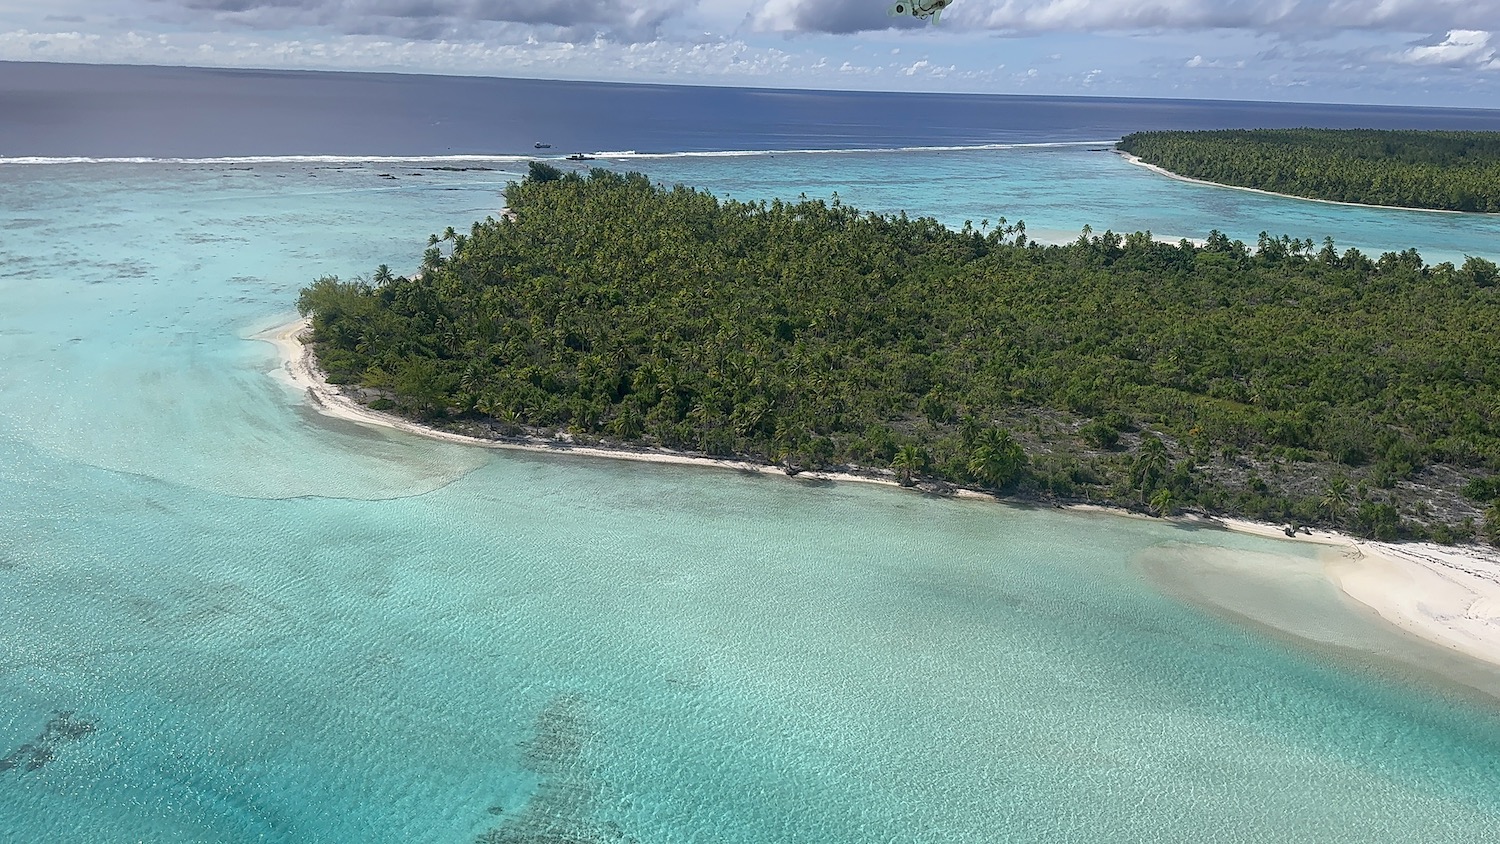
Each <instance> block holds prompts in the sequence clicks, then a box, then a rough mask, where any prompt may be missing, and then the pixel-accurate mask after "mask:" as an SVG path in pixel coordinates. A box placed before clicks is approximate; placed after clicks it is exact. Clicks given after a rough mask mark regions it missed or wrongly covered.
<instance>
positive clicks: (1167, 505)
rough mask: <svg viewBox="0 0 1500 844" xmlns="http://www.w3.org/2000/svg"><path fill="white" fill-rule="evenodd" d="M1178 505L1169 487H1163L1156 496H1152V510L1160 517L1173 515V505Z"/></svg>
mask: <svg viewBox="0 0 1500 844" xmlns="http://www.w3.org/2000/svg"><path fill="white" fill-rule="evenodd" d="M1176 503H1177V502H1176V501H1174V500H1173V498H1172V490H1171V489H1170V488H1169V487H1162V488H1161V489H1159V490H1157V491H1156V494H1155V495H1153V496H1151V509H1153V510H1155V511H1156V515H1158V516H1170V515H1172V505H1174V504H1176Z"/></svg>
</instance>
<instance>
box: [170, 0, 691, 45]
mask: <svg viewBox="0 0 1500 844" xmlns="http://www.w3.org/2000/svg"><path fill="white" fill-rule="evenodd" d="M158 2H159V3H161V4H164V5H169V6H175V7H177V8H178V9H180V10H183V11H184V12H187V13H207V14H209V15H212V16H213V17H214V18H215V19H216V20H218V21H220V22H222V23H232V24H236V25H239V26H243V27H246V28H251V29H261V30H275V29H291V28H296V27H305V26H316V27H320V28H325V29H328V30H331V31H334V32H341V33H359V34H388V35H397V36H401V37H406V38H439V37H448V36H453V35H461V34H465V33H467V34H469V35H475V34H478V33H475V32H474V26H475V25H484V24H521V25H531V26H550V27H556V28H557V29H558V30H559V31H558V32H554V33H551V34H552V35H553V36H562V37H564V38H568V37H570V36H571V39H570V40H582V39H591V38H593V37H595V36H596V35H599V34H603V35H606V36H608V37H614V38H622V39H642V38H650V37H652V36H653V35H655V34H656V32H657V31H658V29H659V28H660V26H661V24H662V22H663V21H664V20H666V19H667V18H668V17H670V16H671V15H673V14H676V13H678V12H680V11H682V10H683V9H684V8H685V7H686V6H687V5H688V3H689V0H644V2H632V0H531V2H518V0H456V1H452V2H441V0H158Z"/></svg>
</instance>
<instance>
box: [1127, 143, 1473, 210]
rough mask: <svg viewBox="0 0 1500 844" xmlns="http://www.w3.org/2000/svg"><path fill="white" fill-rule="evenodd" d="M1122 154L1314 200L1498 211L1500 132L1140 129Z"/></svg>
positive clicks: (1174, 170)
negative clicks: (1159, 130) (1165, 130)
mask: <svg viewBox="0 0 1500 844" xmlns="http://www.w3.org/2000/svg"><path fill="white" fill-rule="evenodd" d="M1116 149H1118V150H1119V151H1121V152H1124V153H1126V154H1128V155H1130V156H1133V157H1134V158H1136V159H1138V160H1139V161H1141V162H1142V163H1145V164H1148V165H1151V166H1154V167H1158V168H1160V169H1162V170H1163V171H1166V172H1168V173H1169V174H1173V175H1178V176H1184V177H1187V178H1190V179H1198V180H1202V181H1206V182H1213V183H1215V184H1221V185H1232V186H1235V187H1243V188H1251V189H1254V190H1262V191H1267V192H1270V193H1278V194H1285V195H1288V196H1296V197H1303V198H1306V199H1321V200H1326V201H1330V202H1348V203H1355V204H1360V205H1385V206H1396V207H1402V208H1419V209H1431V210H1440V211H1470V212H1490V213H1493V212H1497V211H1500V132H1452V131H1418V130H1381V129H1224V130H1211V131H1196V132H1136V133H1134V134H1130V135H1126V136H1125V137H1124V138H1121V139H1120V141H1119V142H1118V143H1117V144H1116Z"/></svg>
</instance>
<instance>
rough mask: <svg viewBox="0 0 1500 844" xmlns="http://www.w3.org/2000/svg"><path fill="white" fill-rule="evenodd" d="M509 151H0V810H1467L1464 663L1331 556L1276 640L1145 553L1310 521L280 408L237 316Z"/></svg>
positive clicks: (1368, 825) (1004, 181)
mask: <svg viewBox="0 0 1500 844" xmlns="http://www.w3.org/2000/svg"><path fill="white" fill-rule="evenodd" d="M629 164H630V166H639V167H640V169H643V170H645V171H646V172H648V173H651V174H652V175H653V176H655V177H659V178H663V179H666V180H677V179H682V180H685V181H689V182H692V183H695V184H699V185H703V186H705V187H708V188H711V189H713V190H714V191H715V192H716V193H725V192H728V193H731V194H734V195H736V196H743V197H745V198H751V197H762V196H771V195H781V196H789V195H795V194H796V193H797V192H798V191H801V190H805V191H806V192H807V193H808V194H809V195H812V196H820V195H821V196H826V195H827V193H828V191H830V190H833V189H837V190H838V191H839V193H840V195H841V196H843V197H845V198H846V199H848V200H849V201H850V202H854V203H856V204H859V205H861V206H864V207H869V208H871V209H875V210H896V209H899V208H906V209H908V210H909V211H910V212H911V213H921V214H933V215H935V216H937V217H939V218H940V219H943V220H945V221H949V222H962V220H963V219H964V218H965V217H972V218H974V219H975V221H976V223H977V222H978V219H979V218H981V217H982V216H990V217H991V218H992V219H993V218H994V217H995V216H998V215H1001V214H1004V215H1005V216H1009V217H1010V218H1011V219H1012V220H1014V219H1016V218H1017V217H1024V218H1025V219H1027V221H1028V223H1031V224H1032V225H1033V226H1034V228H1036V229H1045V228H1049V227H1050V228H1056V229H1058V230H1066V229H1069V228H1073V223H1074V222H1075V221H1079V222H1078V225H1080V226H1081V225H1082V222H1084V221H1086V222H1090V223H1091V224H1092V225H1093V226H1094V227H1095V228H1096V229H1099V230H1102V229H1104V228H1107V227H1112V228H1115V229H1116V230H1128V229H1130V228H1133V227H1146V228H1150V229H1152V230H1153V231H1156V232H1158V233H1170V234H1174V235H1175V234H1178V233H1179V232H1176V231H1173V228H1174V226H1175V224H1176V222H1177V221H1182V222H1183V223H1184V224H1185V223H1187V222H1197V223H1199V224H1207V225H1208V227H1214V226H1217V227H1219V228H1221V229H1224V230H1225V231H1228V232H1230V233H1231V234H1233V235H1235V236H1241V237H1244V236H1246V235H1245V234H1243V233H1241V232H1239V231H1237V230H1235V229H1234V228H1232V226H1240V225H1245V224H1246V223H1249V225H1250V227H1253V228H1255V229H1256V231H1258V230H1259V229H1260V228H1267V227H1269V225H1268V223H1265V222H1260V223H1255V222H1253V221H1255V220H1261V219H1272V218H1274V219H1277V220H1281V221H1286V220H1288V219H1291V218H1289V217H1288V216H1287V215H1288V214H1293V215H1295V214H1298V213H1306V214H1308V215H1311V216H1309V217H1308V218H1307V219H1308V221H1309V223H1308V224H1309V226H1311V227H1319V228H1323V229H1328V231H1327V232H1326V233H1328V234H1331V235H1332V236H1334V237H1335V238H1336V239H1337V240H1338V241H1339V242H1340V243H1341V244H1342V243H1346V242H1347V243H1349V244H1355V243H1361V238H1362V237H1371V238H1376V239H1377V240H1378V237H1379V233H1380V231H1381V230H1382V227H1384V228H1386V229H1388V230H1389V229H1392V228H1394V229H1395V230H1399V231H1401V232H1403V233H1404V234H1406V235H1409V237H1406V238H1405V239H1404V240H1403V241H1402V242H1401V243H1399V244H1389V248H1404V247H1405V246H1411V245H1415V246H1417V247H1418V248H1419V249H1421V250H1422V251H1423V253H1424V254H1428V253H1429V251H1439V250H1440V248H1443V247H1441V246H1440V245H1441V244H1443V243H1448V244H1451V246H1449V247H1446V248H1452V249H1454V250H1456V251H1457V252H1459V253H1462V252H1463V251H1471V252H1475V251H1479V250H1480V249H1482V247H1483V245H1484V244H1487V243H1489V242H1491V238H1492V237H1493V229H1491V228H1488V227H1489V226H1491V225H1492V224H1491V223H1490V222H1488V220H1486V219H1481V218H1467V217H1466V218H1457V219H1458V220H1461V221H1464V222H1462V224H1461V225H1460V224H1459V223H1456V222H1453V220H1454V218H1449V217H1446V216H1443V215H1421V216H1417V217H1410V218H1408V217H1404V216H1401V217H1397V216H1389V215H1395V214H1397V213H1398V212H1367V211H1363V210H1360V209H1346V208H1340V207H1338V206H1321V205H1319V206H1312V205H1311V204H1306V205H1308V206H1310V207H1308V208H1306V209H1304V210H1295V209H1293V208H1292V205H1291V204H1290V202H1291V201H1288V200H1270V199H1266V198H1260V197H1255V198H1253V201H1252V199H1251V198H1248V195H1242V194H1236V195H1235V196H1234V197H1233V198H1230V197H1226V196H1223V195H1221V194H1218V193H1213V192H1209V193H1207V194H1205V193H1203V189H1199V188H1195V187H1193V186H1189V185H1183V184H1180V183H1176V182H1171V181H1169V180H1157V179H1156V178H1155V177H1151V176H1150V174H1147V173H1145V172H1144V171H1139V170H1138V168H1132V167H1129V166H1128V165H1126V164H1124V163H1123V162H1120V161H1119V160H1118V159H1117V158H1116V157H1114V156H1109V155H1104V154H1098V153H1089V152H1087V151H1086V150H1085V149H1081V148H1053V149H1050V150H1021V151H1003V150H1002V151H991V152H988V153H983V154H981V153H975V152H962V153H959V152H955V153H949V154H929V155H926V156H924V158H923V161H922V162H921V164H920V168H921V170H922V172H924V173H926V174H928V177H929V178H928V180H927V181H919V182H917V183H916V184H915V185H912V184H911V183H910V182H909V181H908V182H907V188H906V190H905V192H904V193H903V191H902V188H901V187H900V186H901V184H902V183H903V180H908V179H909V178H910V176H911V173H912V169H911V168H912V167H913V164H912V162H911V161H910V160H909V159H908V158H907V157H904V156H899V155H887V156H883V157H882V156H803V157H797V156H781V155H778V156H776V157H775V158H766V157H752V158H722V159H694V158H671V159H638V160H635V161H631V162H629ZM506 166H511V167H513V166H514V165H506ZM381 173H390V174H391V175H395V176H397V178H396V179H395V180H391V179H385V178H382V177H381V176H380V174H381ZM414 174H415V175H414ZM513 175H514V173H513V172H512V173H509V174H508V173H506V172H503V171H475V172H467V173H457V172H447V171H431V170H422V169H419V168H418V167H416V166H411V167H406V166H395V165H388V164H382V165H370V166H363V165H356V166H350V167H348V168H327V167H317V166H314V165H310V164H262V165H256V166H254V167H253V168H252V169H248V170H245V169H232V168H231V167H229V166H212V167H210V166H178V165H136V166H124V165H92V166H74V165H57V166H31V167H17V166H12V167H5V168H3V169H0V231H3V232H4V234H3V239H0V303H3V307H0V355H3V359H4V361H5V364H6V365H5V366H4V367H3V368H0V541H3V544H0V613H3V618H5V620H6V622H7V623H6V624H5V625H3V627H0V700H4V701H6V702H7V704H8V705H7V706H5V707H4V708H0V759H3V760H4V761H3V762H0V768H3V770H0V829H4V830H8V831H10V834H12V835H14V836H15V837H17V838H18V839H19V840H38V841H85V840H87V841H137V840H149V841H168V840H183V841H247V840H259V841H288V842H291V841H309V840H325V841H346V840H363V841H391V842H407V841H456V842H466V841H472V840H474V839H475V838H476V837H478V836H482V835H488V834H492V833H493V836H492V837H493V838H494V839H495V840H505V841H511V840H514V841H531V840H545V836H546V835H554V836H564V835H571V836H573V837H572V838H564V839H563V840H582V841H618V840H634V841H642V842H646V841H651V842H656V841H724V842H771V841H777V842H781V841H850V842H864V841H871V840H890V841H933V842H938V841H942V842H949V841H974V842H993V841H1001V840H1003V841H1058V840H1070V841H1090V840H1097V841H1120V840H1141V841H1183V842H1192V841H1203V840H1215V841H1245V842H1274V841H1371V840H1421V841H1474V840H1486V839H1487V838H1488V837H1489V836H1490V835H1492V832H1493V829H1494V828H1495V824H1496V823H1497V822H1500V714H1497V713H1500V707H1497V706H1496V705H1495V703H1494V702H1493V701H1492V700H1490V699H1487V698H1485V697H1484V696H1482V695H1480V694H1478V693H1475V692H1470V691H1468V690H1466V689H1465V688H1463V687H1462V686H1461V685H1457V684H1453V683H1451V682H1436V681H1434V680H1433V678H1429V677H1426V676H1425V675H1423V674H1422V673H1420V672H1419V671H1418V670H1417V669H1413V668H1410V667H1408V666H1409V664H1410V660H1404V661H1403V660H1401V659H1396V658H1394V657H1395V656H1396V655H1397V654H1395V653H1394V651H1396V650H1399V648H1400V646H1398V645H1391V644H1387V643H1383V642H1382V643H1380V644H1378V646H1373V647H1374V650H1375V653H1373V654H1371V653H1362V652H1357V649H1351V648H1349V647H1347V643H1348V642H1349V641H1351V640H1353V639H1357V638H1358V636H1359V633H1360V631H1370V630H1373V629H1375V628H1373V627H1371V626H1370V622H1369V621H1368V620H1367V619H1365V618H1364V617H1363V616H1362V615H1361V614H1360V613H1357V612H1355V611H1353V610H1351V609H1350V608H1349V607H1348V606H1346V605H1345V604H1344V603H1343V602H1342V601H1340V600H1339V598H1338V596H1337V595H1336V594H1334V593H1333V592H1332V590H1331V589H1330V590H1326V591H1321V592H1314V593H1310V594H1308V595H1306V596H1305V597H1304V598H1302V600H1305V601H1306V602H1307V608H1308V613H1310V614H1316V615H1317V617H1319V618H1320V619H1324V620H1325V621H1326V623H1327V624H1328V625H1329V626H1330V627H1337V628H1338V629H1339V631H1341V632H1340V633H1339V635H1338V636H1330V637H1327V638H1326V639H1325V638H1322V637H1321V633H1317V632H1315V633H1309V634H1308V635H1309V637H1310V638H1313V639H1317V640H1318V641H1317V642H1314V643H1309V642H1304V641H1302V640H1299V639H1296V638H1293V637H1288V636H1286V635H1270V634H1267V633H1265V632H1262V631H1261V630H1260V629H1258V628H1257V627H1255V626H1254V625H1250V624H1242V623H1239V622H1237V621H1236V620H1234V618H1233V617H1232V614H1230V613H1227V612H1221V611H1218V610H1217V609H1215V608H1213V607H1209V608H1206V609H1204V608H1199V604H1200V602H1199V601H1197V600H1196V599H1195V600H1193V601H1188V600H1183V599H1182V598H1183V596H1182V594H1181V593H1179V592H1174V591H1173V590H1171V589H1163V588H1161V586H1160V585H1159V584H1161V583H1162V582H1163V581H1164V579H1165V580H1168V581H1170V580H1171V573H1172V572H1173V571H1177V570H1179V569H1181V570H1186V569H1187V568H1189V567H1193V566H1197V567H1198V568H1195V569H1193V571H1195V572H1196V574H1195V575H1194V576H1195V577H1199V579H1200V580H1204V579H1206V578H1204V577H1200V575H1201V574H1202V571H1201V570H1202V568H1203V567H1204V566H1209V565H1212V564H1213V563H1212V561H1214V560H1217V559H1221V558H1223V556H1224V555H1225V554H1226V553H1228V554H1230V555H1231V556H1233V557H1234V558H1235V559H1251V558H1253V557H1254V555H1257V554H1262V555H1274V556H1275V559H1277V560H1278V561H1283V562H1282V564H1284V565H1286V566H1288V567H1290V568H1295V569H1297V570H1298V571H1304V572H1305V571H1316V567H1317V561H1316V559H1315V556H1314V555H1315V551H1314V550H1313V549H1311V548H1308V547H1305V546H1301V545H1291V544H1287V543H1277V542H1272V541H1269V540H1260V539H1255V538H1251V537H1243V536H1236V535H1230V534H1226V533H1221V532H1216V531H1202V530H1198V531H1190V530H1185V529H1180V528H1173V527H1170V526H1166V525H1162V524H1159V523H1155V522H1151V521H1143V520H1130V519H1119V518H1106V517H1098V516H1087V515H1079V514H1068V513H1060V512H1056V511H1051V510H1027V509H1020V508H1013V507H1005V506H999V505H996V504H991V503H987V502H974V501H945V500H934V499H929V498H924V497H921V496H918V495H914V494H910V493H905V492H901V491H897V490H891V489H884V488H867V487H861V486H850V485H838V486H836V485H826V484H816V483H808V482H799V481H793V480H786V479H781V478H776V477H764V476H750V475H741V474H738V473H734V472H727V471H713V470H702V469H693V468H683V467H672V466H659V465H644V464H629V463H617V462H611V461H603V460H592V459H586V458H576V457H550V456H543V455H531V454H521V453H515V452H491V451H486V450H479V449H470V448H462V447H458V446H452V445H447V444H442V443H437V442H432V441H427V440H423V439H420V438H415V437H409V436H406V435H401V434H397V433H394V432H387V431H379V430H370V429H365V428H362V427H359V426H355V425H350V424H345V423H340V422H336V421H332V420H328V419H325V418H323V417H320V416H317V415H316V414H314V413H312V412H310V411H309V410H308V409H307V408H306V407H305V406H304V405H303V404H302V402H301V401H300V397H299V396H298V395H297V394H296V393H295V392H293V391H291V390H289V389H287V388H286V387H285V386H283V385H282V384H281V383H280V382H278V381H277V380H275V379H274V378H272V377H271V376H270V373H271V371H272V370H273V369H274V368H275V366H276V361H275V357H274V353H273V350H272V349H271V347H270V346H269V345H268V344H265V343H261V342H258V341H253V340H248V339H243V338H247V337H248V336H249V335H251V334H253V333H254V332H255V331H257V330H258V329H261V328H264V327H267V326H269V325H272V324H275V323H277V322H280V321H282V320H284V319H285V318H288V317H289V316H290V312H291V304H292V302H293V301H294V298H295V294H296V290H297V289H298V288H299V287H300V286H301V285H303V284H305V283H307V282H308V281H310V280H311V279H312V278H314V277H315V276H317V275H319V274H323V273H337V274H341V275H345V276H348V275H353V274H356V273H368V272H369V271H370V270H371V269H372V268H373V267H374V266H375V265H376V264H379V263H388V264H390V265H391V266H392V267H393V268H395V269H396V270H397V271H402V269H403V268H409V267H410V266H411V265H412V264H413V263H414V262H415V260H416V258H417V256H418V255H419V253H420V250H421V248H422V246H423V245H424V243H425V238H426V235H427V233H428V232H431V231H441V229H442V228H444V227H446V226H448V225H455V226H457V227H459V228H460V229H462V228H464V227H465V226H467V224H468V222H469V221H470V220H472V219H474V218H475V217H482V216H484V215H485V214H488V213H492V212H494V211H495V210H497V209H498V206H499V204H500V199H499V198H498V196H497V193H496V192H497V190H498V189H499V187H500V186H501V185H502V184H503V183H504V181H505V180H506V179H507V178H510V177H512V176H513ZM1044 188H1045V189H1044ZM1151 191H1154V193H1149V192H1151ZM1143 192H1148V193H1143ZM1143 196H1145V197H1150V201H1149V202H1147V201H1145V200H1143V199H1142V197H1143ZM1204 197H1207V198H1204ZM1263 201H1264V202H1272V203H1279V204H1273V205H1270V206H1264V207H1265V208H1267V209H1269V210H1266V211H1262V210H1258V209H1260V208H1262V206H1259V205H1256V204H1254V203H1258V202H1263ZM1215 203H1221V204H1223V207H1224V208H1225V209H1228V210H1226V211H1224V212H1223V213H1220V212H1219V211H1217V210H1215V209H1216V208H1219V205H1216V204H1215ZM991 207H993V208H994V209H995V210H992V211H985V210H982V209H986V208H991ZM1010 208H1016V209H1019V210H1018V211H1011V210H1009V209H1010ZM1091 208H1092V209H1093V213H1089V209H1091ZM1111 209H1114V210H1111ZM1127 212H1129V213H1134V214H1136V215H1138V216H1137V217H1127V216H1125V215H1126V214H1127ZM1273 212H1274V213H1273ZM1262 213H1264V214H1265V215H1266V216H1265V217H1261V216H1259V215H1261V214H1262ZM1073 215H1077V216H1073ZM1112 215H1116V216H1112ZM1382 215H1387V216H1382ZM1116 219H1118V220H1120V222H1115V220H1116ZM1132 219H1141V220H1143V223H1142V224H1139V225H1137V224H1133V223H1130V222H1129V221H1130V220H1132ZM1382 220H1383V221H1384V222H1383V223H1382V222H1380V221H1382ZM1393 220H1399V221H1400V222H1399V225H1397V224H1396V223H1393V222H1392V221H1393ZM1234 221H1239V222H1234ZM1180 233H1181V234H1201V232H1196V231H1184V232H1180ZM1254 233H1255V232H1250V233H1249V235H1248V236H1249V237H1251V238H1253V236H1254ZM1289 233H1292V234H1294V235H1298V236H1310V237H1321V236H1322V234H1323V233H1324V232H1323V231H1311V232H1300V233H1299V232H1295V231H1292V232H1289ZM1375 245H1378V244H1375ZM1429 257H1432V256H1431V255H1429ZM1225 549H1228V550H1227V551H1226V550H1225ZM1164 572H1165V574H1164ZM1194 582H1195V583H1196V582H1198V581H1196V580H1195V581H1194ZM1192 597H1196V596H1192ZM1265 600H1267V601H1276V600H1280V599H1279V598H1277V597H1275V596H1272V597H1270V598H1267V599H1265ZM1201 603H1203V604H1213V602H1212V601H1203V602H1201ZM1351 631H1352V632H1351ZM1371 635H1372V636H1374V634H1371ZM1328 642H1335V643H1336V644H1337V646H1330V645H1329V644H1328ZM1387 657H1391V658H1387ZM1474 672H1475V673H1474V677H1475V685H1485V684H1486V683H1489V682H1492V681H1494V680H1495V677H1494V672H1484V671H1481V670H1480V669H1477V668H1476V669H1474ZM1481 680H1483V681H1484V682H1480V681H1481ZM62 713H71V714H67V715H64V714H62ZM90 728H91V729H90Z"/></svg>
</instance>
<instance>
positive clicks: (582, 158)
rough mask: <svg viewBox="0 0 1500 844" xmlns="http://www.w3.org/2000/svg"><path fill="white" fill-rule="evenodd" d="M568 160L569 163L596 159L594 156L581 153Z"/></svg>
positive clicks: (576, 153)
mask: <svg viewBox="0 0 1500 844" xmlns="http://www.w3.org/2000/svg"><path fill="white" fill-rule="evenodd" d="M567 160H568V161H593V160H594V157H593V156H592V155H584V154H583V153H581V152H575V153H573V154H572V155H570V156H568V157H567Z"/></svg>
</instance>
